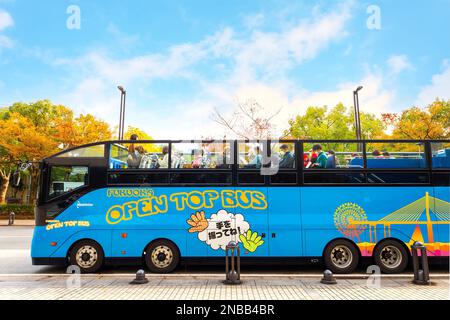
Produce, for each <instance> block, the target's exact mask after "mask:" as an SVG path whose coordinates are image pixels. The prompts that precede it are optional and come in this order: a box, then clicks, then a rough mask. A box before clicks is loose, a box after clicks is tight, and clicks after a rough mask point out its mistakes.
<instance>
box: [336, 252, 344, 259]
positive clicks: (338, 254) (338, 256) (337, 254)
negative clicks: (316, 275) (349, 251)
mask: <svg viewBox="0 0 450 320" xmlns="http://www.w3.org/2000/svg"><path fill="white" fill-rule="evenodd" d="M334 258H335V259H336V260H341V259H342V258H343V254H342V251H340V250H339V251H335V252H334Z"/></svg>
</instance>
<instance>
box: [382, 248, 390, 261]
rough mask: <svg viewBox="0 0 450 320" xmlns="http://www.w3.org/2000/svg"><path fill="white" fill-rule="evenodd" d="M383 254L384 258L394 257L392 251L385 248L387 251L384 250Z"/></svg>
mask: <svg viewBox="0 0 450 320" xmlns="http://www.w3.org/2000/svg"><path fill="white" fill-rule="evenodd" d="M381 256H382V257H383V259H386V260H388V259H391V258H392V253H391V252H389V251H386V250H385V251H383V253H382V254H381Z"/></svg>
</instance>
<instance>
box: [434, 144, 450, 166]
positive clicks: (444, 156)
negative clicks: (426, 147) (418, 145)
mask: <svg viewBox="0 0 450 320" xmlns="http://www.w3.org/2000/svg"><path fill="white" fill-rule="evenodd" d="M431 157H432V158H431V160H432V164H433V169H450V142H431Z"/></svg>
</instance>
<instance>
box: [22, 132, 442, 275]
mask: <svg viewBox="0 0 450 320" xmlns="http://www.w3.org/2000/svg"><path fill="white" fill-rule="evenodd" d="M262 155H267V156H262ZM40 165H41V176H40V184H39V197H38V203H37V208H36V227H35V230H34V236H33V241H32V250H31V255H32V261H33V264H35V265H51V264H62V265H67V264H71V265H77V266H79V267H80V269H81V271H82V272H96V271H97V270H99V268H100V267H101V266H102V265H104V264H125V263H126V264H128V263H130V264H135V263H136V264H146V265H147V267H148V268H149V269H150V270H151V271H152V272H160V273H165V272H171V271H173V270H174V269H175V268H176V266H177V265H178V263H179V262H180V261H181V260H185V259H198V260H201V261H203V262H208V261H217V259H223V257H224V250H225V248H226V246H227V244H229V243H230V242H231V241H233V242H235V243H237V244H238V245H239V246H240V247H241V252H242V259H243V261H244V262H245V261H247V262H250V263H253V262H257V261H267V260H269V259H273V260H274V261H275V260H281V261H283V262H288V261H291V260H292V261H294V260H300V259H302V260H305V261H308V262H317V263H320V262H323V263H325V265H326V266H327V267H328V268H329V269H331V270H332V271H334V272H336V273H350V272H352V271H354V270H355V268H356V267H357V266H358V264H359V262H360V261H361V260H362V258H364V257H367V258H370V259H373V261H374V263H376V264H377V265H379V267H380V268H381V270H382V271H383V272H386V273H398V272H401V271H403V270H404V269H405V267H406V266H407V265H408V260H410V248H411V245H412V244H413V243H414V242H415V241H421V242H423V243H424V244H425V245H426V247H427V250H428V255H429V256H430V257H431V258H433V257H448V254H449V242H450V241H449V222H450V219H449V214H450V204H449V201H450V189H449V185H450V141H392V140H389V141H387V140H384V141H383V140H376V141H358V140H346V141H342V140H327V141H300V140H285V141H270V140H269V141H167V140H160V141H107V142H99V143H93V144H89V145H84V146H80V147H77V148H74V149H70V150H66V151H63V152H61V153H58V154H56V155H54V156H51V157H49V158H46V159H43V160H42V162H41V164H40Z"/></svg>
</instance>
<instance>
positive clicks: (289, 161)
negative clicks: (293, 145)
mask: <svg viewBox="0 0 450 320" xmlns="http://www.w3.org/2000/svg"><path fill="white" fill-rule="evenodd" d="M280 151H281V153H282V158H281V161H280V164H279V167H280V168H294V163H295V158H294V156H293V155H292V153H291V151H290V150H289V146H288V145H287V144H283V145H282V146H281V147H280Z"/></svg>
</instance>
